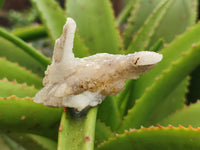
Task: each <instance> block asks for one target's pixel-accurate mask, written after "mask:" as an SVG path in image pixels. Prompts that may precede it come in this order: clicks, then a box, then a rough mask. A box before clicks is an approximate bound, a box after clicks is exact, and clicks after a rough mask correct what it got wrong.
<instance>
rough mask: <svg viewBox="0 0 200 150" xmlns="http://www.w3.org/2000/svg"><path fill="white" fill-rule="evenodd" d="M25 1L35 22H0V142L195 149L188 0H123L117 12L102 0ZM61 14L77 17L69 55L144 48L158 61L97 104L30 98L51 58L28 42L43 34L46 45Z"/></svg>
mask: <svg viewBox="0 0 200 150" xmlns="http://www.w3.org/2000/svg"><path fill="white" fill-rule="evenodd" d="M2 2H3V1H2ZM2 2H0V5H3V3H2ZM31 3H32V4H33V6H34V8H35V9H37V11H38V12H39V16H40V19H41V21H42V24H43V25H40V26H38V27H37V26H36V27H35V26H34V27H31V26H30V27H28V28H24V29H20V30H18V32H13V33H10V32H9V31H7V30H5V29H3V28H2V27H1V28H0V45H1V46H0V79H1V80H0V149H5V150H6V149H11V150H13V149H17V150H18V149H20V150H32V149H37V150H55V149H59V150H66V149H67V150H68V149H69V150H70V149H74V150H92V149H96V150H112V149H116V150H118V149H119V150H121V149H127V150H129V149H141V150H142V149H181V150H184V149H199V148H200V144H199V143H200V119H199V114H200V103H199V102H198V101H196V100H197V99H199V98H200V95H199V91H200V86H199V85H200V82H199V81H200V80H199V73H200V70H199V69H200V36H199V34H200V24H199V23H196V22H197V6H198V1H197V0H193V1H188V0H176V1H174V0H162V1H159V0H152V1H147V0H126V3H124V7H123V9H122V11H121V13H120V15H119V16H118V17H117V18H115V17H114V13H113V10H112V5H111V2H110V1H108V0H100V1H92V0H67V1H66V2H65V6H66V7H65V11H64V10H63V9H62V8H61V7H60V6H59V4H58V3H56V1H55V0H42V1H41V0H31ZM0 8H1V6H0ZM67 17H72V18H73V19H74V20H75V21H76V23H77V30H76V34H75V39H74V47H73V52H74V55H75V57H80V58H82V57H86V56H90V55H93V54H96V53H110V54H129V53H134V52H137V51H144V50H149V51H156V52H158V53H160V54H162V55H163V60H162V61H161V62H160V63H158V65H157V66H156V67H155V68H153V69H152V70H151V71H150V72H149V73H146V74H144V75H142V76H141V77H140V78H139V79H137V80H128V81H127V82H126V87H125V90H124V91H122V92H121V93H120V94H118V95H117V96H109V97H107V98H106V100H104V101H103V102H102V104H100V105H98V106H96V107H92V108H88V109H84V110H83V111H81V112H79V111H76V110H75V109H73V108H52V107H47V106H44V105H43V104H38V103H34V102H33V97H34V96H35V94H36V93H37V92H38V91H39V90H41V89H42V87H43V85H42V78H43V77H44V71H45V70H46V68H47V66H48V65H49V64H50V63H51V59H49V58H47V57H46V56H44V55H43V54H42V53H41V52H39V51H38V50H36V49H35V48H34V47H32V46H31V45H30V44H28V43H27V42H29V41H33V40H35V39H38V38H43V37H49V38H50V39H51V41H52V45H54V43H55V40H56V39H58V38H59V37H60V35H61V33H62V30H63V25H64V24H65V21H66V18H67ZM117 27H118V28H117ZM25 41H26V42H25ZM186 99H187V100H188V101H194V100H195V102H194V104H189V105H186V103H187V102H188V101H186Z"/></svg>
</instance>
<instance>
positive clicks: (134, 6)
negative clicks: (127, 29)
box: [116, 0, 139, 25]
mask: <svg viewBox="0 0 200 150" xmlns="http://www.w3.org/2000/svg"><path fill="white" fill-rule="evenodd" d="M138 2H139V0H134V1H132V0H131V1H129V2H127V4H126V5H125V7H124V8H123V9H122V11H121V12H120V14H119V16H117V19H116V23H117V25H122V24H123V23H125V22H126V20H127V18H128V17H129V16H130V15H131V13H132V14H136V13H137V11H138V9H139V7H138V6H139V5H138ZM131 11H132V12H131ZM132 20H134V19H132ZM128 21H130V20H128Z"/></svg>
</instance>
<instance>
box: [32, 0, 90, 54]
mask: <svg viewBox="0 0 200 150" xmlns="http://www.w3.org/2000/svg"><path fill="white" fill-rule="evenodd" d="M31 2H32V4H33V5H34V6H35V7H36V8H37V10H38V12H39V15H40V18H41V20H42V22H43V24H44V25H45V27H46V30H47V32H48V34H49V35H50V37H51V39H52V42H53V43H54V42H55V40H56V39H57V38H59V37H60V35H61V33H62V30H63V25H64V24H65V22H66V18H67V16H66V15H65V13H64V11H63V10H62V9H61V7H60V6H59V5H58V3H56V1H55V0H42V1H41V0H31ZM73 51H74V53H75V56H77V57H84V56H87V55H89V52H88V50H87V48H86V47H85V45H84V43H83V41H81V39H80V38H79V36H78V34H77V33H76V35H75V40H74V48H73Z"/></svg>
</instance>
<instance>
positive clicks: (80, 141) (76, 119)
mask: <svg viewBox="0 0 200 150" xmlns="http://www.w3.org/2000/svg"><path fill="white" fill-rule="evenodd" d="M96 114H97V107H94V108H91V109H89V110H88V112H87V111H86V112H84V110H83V111H82V112H76V111H75V110H74V109H68V110H67V112H63V115H62V119H61V123H60V127H59V135H58V149H59V150H66V149H69V150H80V149H81V150H93V148H94V138H95V137H94V133H95V125H96Z"/></svg>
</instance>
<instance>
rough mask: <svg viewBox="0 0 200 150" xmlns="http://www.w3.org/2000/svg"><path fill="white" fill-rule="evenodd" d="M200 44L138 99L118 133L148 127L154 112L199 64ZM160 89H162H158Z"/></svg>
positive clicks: (173, 64) (194, 46) (174, 63)
mask: <svg viewBox="0 0 200 150" xmlns="http://www.w3.org/2000/svg"><path fill="white" fill-rule="evenodd" d="M199 56H200V44H197V45H193V47H192V48H191V49H190V50H189V51H188V52H187V53H186V52H185V53H183V54H182V56H181V57H180V58H179V59H178V60H177V61H175V62H173V63H172V64H171V66H170V67H169V68H168V69H167V70H165V71H163V73H162V74H161V75H160V76H159V77H158V78H157V79H156V80H155V82H154V83H153V84H152V85H151V86H150V87H149V88H148V89H147V90H146V91H145V93H144V94H143V95H142V96H141V97H140V98H139V100H138V101H137V103H136V104H135V106H134V107H133V108H132V109H131V110H130V111H129V112H128V114H127V116H126V117H125V119H124V122H123V124H122V127H121V129H120V131H123V130H124V129H128V128H139V127H140V126H141V125H143V126H149V125H151V123H152V119H153V118H154V115H157V114H156V113H155V112H156V111H157V109H159V107H160V105H161V104H162V103H164V102H165V101H164V100H167V99H166V97H167V96H168V95H169V93H171V92H173V90H175V88H176V87H177V86H178V85H179V84H180V83H181V81H183V80H184V78H185V77H186V76H187V75H188V74H189V73H191V72H192V71H193V70H194V69H195V68H196V67H197V66H198V65H199V64H200V59H199ZM160 87H162V88H160Z"/></svg>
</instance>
